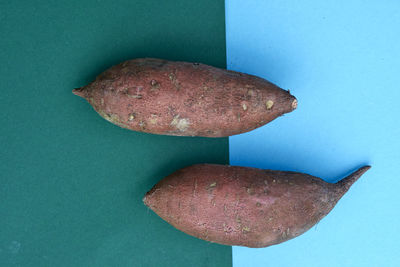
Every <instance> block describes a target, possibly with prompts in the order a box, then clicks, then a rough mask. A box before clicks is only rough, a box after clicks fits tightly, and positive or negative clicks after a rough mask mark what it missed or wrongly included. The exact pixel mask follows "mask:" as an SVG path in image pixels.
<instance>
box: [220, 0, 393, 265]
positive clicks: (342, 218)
mask: <svg viewBox="0 0 400 267" xmlns="http://www.w3.org/2000/svg"><path fill="white" fill-rule="evenodd" d="M226 24H227V28H226V29H227V60H228V61H227V62H228V68H230V69H233V70H238V71H243V72H247V73H251V74H255V75H259V76H262V77H264V78H267V79H269V80H271V81H272V82H274V83H276V84H278V85H280V86H281V87H283V88H285V89H290V90H291V92H292V93H293V94H294V95H295V96H296V97H297V98H298V100H299V106H298V109H297V110H296V111H294V112H293V113H290V114H287V115H285V116H284V117H281V118H278V119H277V120H275V121H273V122H272V123H271V124H268V125H267V126H264V127H262V128H260V129H258V130H255V131H253V132H251V133H247V134H243V135H240V136H235V137H231V138H230V139H229V148H230V162H231V164H234V165H242V166H254V167H260V168H270V169H282V170H293V171H301V172H306V173H310V174H312V175H315V176H319V177H322V178H324V179H326V180H328V181H337V180H338V179H341V178H342V177H343V176H344V175H345V174H347V173H349V172H350V171H351V170H354V169H355V168H356V167H359V166H360V165H363V164H366V163H369V164H371V165H372V169H371V170H370V171H369V172H368V173H366V174H365V175H364V176H363V178H362V179H361V180H359V181H358V182H357V183H356V184H355V185H354V186H353V188H352V189H351V190H350V191H349V192H348V194H347V195H346V196H345V197H344V198H343V199H342V200H341V201H340V202H339V204H338V205H337V206H336V208H335V209H334V210H333V211H332V212H331V213H330V214H329V215H328V216H327V217H326V218H325V219H323V220H322V221H321V222H320V223H319V224H318V225H317V226H315V227H314V228H312V229H311V230H310V231H309V232H307V233H306V234H304V235H302V236H300V237H298V238H296V239H293V240H291V241H289V242H286V243H283V244H280V245H277V246H272V247H269V248H265V249H247V248H239V247H234V248H233V266H235V267H239V266H240V267H242V266H243V267H245V266H246V267H247V266H252V267H258V266H260V267H261V266H263V267H266V266H280V267H289V266H290V267H293V266H307V267H314V266H315V267H317V266H325V267H328V266H332V267H336V266H342V267H345V266H346V267H347V266H348V267H355V266H393V267H394V266H400V254H399V252H398V251H399V245H398V240H399V239H400V233H399V231H398V230H397V229H398V228H399V226H400V212H399V209H400V196H399V195H400V194H399V193H398V190H399V188H400V179H399V174H398V167H399V163H400V152H399V151H400V142H399V138H400V127H399V115H400V105H399V99H400V89H399V84H400V26H399V25H400V2H399V1H389V0H387V1H361V0H347V1H333V0H328V1H314V0H303V1H296V0H289V1H277V0H269V1H261V0H259V1H254V0H252V1H239V0H232V1H226Z"/></svg>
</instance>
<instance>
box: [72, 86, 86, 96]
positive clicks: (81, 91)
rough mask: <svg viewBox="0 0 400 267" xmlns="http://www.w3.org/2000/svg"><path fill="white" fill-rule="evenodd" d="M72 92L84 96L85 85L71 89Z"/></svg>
mask: <svg viewBox="0 0 400 267" xmlns="http://www.w3.org/2000/svg"><path fill="white" fill-rule="evenodd" d="M72 93H73V94H74V95H77V96H80V97H83V98H86V90H85V87H81V88H75V89H74V90H72Z"/></svg>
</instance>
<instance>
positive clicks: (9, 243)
mask: <svg viewBox="0 0 400 267" xmlns="http://www.w3.org/2000/svg"><path fill="white" fill-rule="evenodd" d="M224 23H225V22H224V1H222V0H218V1H215V0H207V1H154V0H153V1H149V0H147V1H129V0H125V1H124V0H118V1H116V0H110V1H95V0H89V1H79V0H73V1H4V0H3V1H1V2H0V34H1V36H0V62H1V65H0V90H1V94H0V97H1V108H2V112H1V114H0V125H1V135H0V138H1V139H0V141H1V152H0V157H1V160H0V164H1V165H0V175H1V178H0V182H1V183H0V218H1V219H0V266H108V267H110V266H219V267H220V266H231V248H230V247H227V246H220V245H216V244H211V243H208V242H205V241H201V240H198V239H195V238H193V237H191V236H188V235H185V234H183V233H182V232H179V231H178V230H176V229H174V228H173V227H171V226H169V225H168V224H167V223H165V222H164V221H162V220H161V219H160V218H159V217H158V216H157V215H155V214H154V213H153V212H152V211H150V210H148V209H147V208H146V207H145V206H144V205H143V204H142V197H143V195H144V194H145V193H146V191H148V190H149V189H150V188H151V187H152V186H153V185H154V184H155V183H156V182H157V181H159V180H160V179H161V178H162V177H164V176H165V175H167V174H169V173H170V172H173V171H175V170H177V169H178V168H181V167H184V166H187V165H190V164H194V163H200V162H215V163H228V139H227V138H221V139H206V138H187V137H186V138H185V137H182V138H179V137H167V136H157V135H150V134H142V133H135V132H130V131H128V130H124V129H121V128H119V127H117V126H114V125H112V124H110V123H108V122H106V121H105V120H103V119H102V118H101V117H100V116H98V115H97V114H96V113H95V112H94V110H93V109H92V108H91V107H90V106H89V104H88V103H87V102H86V101H84V100H83V99H81V98H79V97H77V96H74V95H73V94H72V93H71V90H72V89H73V88H75V87H80V86H83V85H85V84H86V83H88V82H90V81H91V80H92V79H94V78H95V76H96V75H97V74H99V73H100V72H102V71H103V70H105V69H106V68H108V67H110V66H111V65H113V64H116V63H119V62H120V61H123V60H126V59H130V58H135V57H145V56H147V57H161V58H166V59H172V60H187V61H200V62H203V63H207V64H211V65H215V66H219V67H224V66H225V26H224Z"/></svg>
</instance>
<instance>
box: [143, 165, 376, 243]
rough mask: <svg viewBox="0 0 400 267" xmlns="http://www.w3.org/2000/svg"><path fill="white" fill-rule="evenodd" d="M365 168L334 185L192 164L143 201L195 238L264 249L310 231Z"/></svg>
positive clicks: (303, 176)
mask: <svg viewBox="0 0 400 267" xmlns="http://www.w3.org/2000/svg"><path fill="white" fill-rule="evenodd" d="M369 168H370V166H364V167H362V168H360V169H359V170H357V171H355V172H354V173H352V174H350V175H349V176H348V177H346V178H344V179H343V180H341V181H339V182H337V183H334V184H333V183H327V182H324V181H323V180H321V179H320V178H317V177H314V176H311V175H308V174H303V173H296V172H286V171H272V170H261V169H255V168H246V167H235V166H224V165H213V164H200V165H193V166H191V167H187V168H184V169H181V170H179V171H177V172H175V173H173V174H171V175H170V176H168V177H166V178H165V179H163V180H162V181H160V182H159V183H158V184H156V185H155V186H154V187H153V189H151V191H149V192H148V193H147V194H146V196H145V197H144V199H143V201H144V203H145V204H146V205H147V206H148V207H150V208H151V209H152V210H153V211H154V212H155V213H157V214H158V215H159V216H160V217H161V218H163V219H164V220H165V221H167V222H168V223H170V224H171V225H173V226H174V227H176V228H177V229H179V230H181V231H183V232H185V233H187V234H189V235H192V236H195V237H197V238H201V239H204V240H208V241H211V242H215V243H220V244H225V245H236V246H246V247H267V246H270V245H274V244H278V243H281V242H284V241H286V240H288V239H291V238H294V237H296V236H298V235H300V234H302V233H304V232H305V231H307V230H308V229H310V228H311V227H312V226H313V225H315V224H316V223H317V222H319V221H320V220H321V219H322V218H323V217H324V216H325V215H327V214H328V213H329V212H330V211H331V210H332V208H333V207H334V206H335V205H336V203H337V202H338V200H339V199H340V198H341V197H342V196H343V195H344V193H346V192H347V190H348V189H349V188H350V186H351V185H352V184H353V183H354V182H355V181H356V180H357V179H358V178H359V177H360V176H361V175H362V174H363V173H364V172H366V171H367V170H368V169H369Z"/></svg>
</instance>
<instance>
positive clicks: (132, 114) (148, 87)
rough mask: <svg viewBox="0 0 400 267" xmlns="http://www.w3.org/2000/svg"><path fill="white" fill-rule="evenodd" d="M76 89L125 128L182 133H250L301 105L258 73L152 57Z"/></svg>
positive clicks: (128, 63) (117, 68) (110, 71)
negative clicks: (246, 72) (258, 75)
mask: <svg viewBox="0 0 400 267" xmlns="http://www.w3.org/2000/svg"><path fill="white" fill-rule="evenodd" d="M73 93H74V94H76V95H79V96H81V97H83V98H85V99H87V100H88V101H89V103H90V104H91V105H92V106H93V108H94V109H95V110H96V111H97V112H98V113H99V114H100V115H101V116H102V117H103V118H105V119H106V120H108V121H110V122H112V123H114V124H116V125H119V126H121V127H123V128H127V129H130V130H134V131H140V132H147V133H153V134H164V135H178V136H206V137H222V136H230V135H235V134H240V133H244V132H247V131H250V130H253V129H255V128H257V127H260V126H262V125H264V124H266V123H268V122H270V121H272V120H273V119H275V118H277V117H279V116H281V115H283V114H284V113H287V112H290V111H292V110H293V109H295V108H296V106H297V100H296V98H295V97H294V96H292V95H291V94H290V93H289V92H288V91H285V90H283V89H281V88H279V87H277V86H276V85H274V84H272V83H270V82H268V81H266V80H264V79H261V78H259V77H256V76H252V75H248V74H244V73H239V72H234V71H229V70H225V69H219V68H215V67H212V66H207V65H204V64H199V63H188V62H174V61H167V60H162V59H152V58H144V59H134V60H130V61H126V62H123V63H121V64H119V65H116V66H114V67H112V68H110V69H108V70H106V71H105V72H103V73H102V74H101V75H99V76H98V77H97V78H96V80H95V81H93V82H92V83H90V84H89V85H87V86H84V87H82V88H78V89H75V90H74V91H73Z"/></svg>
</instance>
